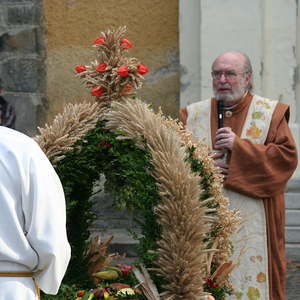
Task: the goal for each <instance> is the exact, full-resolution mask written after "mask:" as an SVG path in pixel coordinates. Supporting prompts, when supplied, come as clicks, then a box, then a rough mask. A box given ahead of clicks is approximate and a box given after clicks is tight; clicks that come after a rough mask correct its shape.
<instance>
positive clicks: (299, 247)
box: [285, 243, 300, 262]
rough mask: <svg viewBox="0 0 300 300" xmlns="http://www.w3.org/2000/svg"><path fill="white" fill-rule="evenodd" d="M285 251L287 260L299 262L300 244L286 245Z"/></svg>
mask: <svg viewBox="0 0 300 300" xmlns="http://www.w3.org/2000/svg"><path fill="white" fill-rule="evenodd" d="M285 249H286V258H287V259H288V260H290V261H294V262H300V243H286V244H285Z"/></svg>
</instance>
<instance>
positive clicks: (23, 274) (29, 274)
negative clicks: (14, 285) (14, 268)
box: [0, 272, 34, 277]
mask: <svg viewBox="0 0 300 300" xmlns="http://www.w3.org/2000/svg"><path fill="white" fill-rule="evenodd" d="M33 274H34V273H33V272H0V277H32V276H33Z"/></svg>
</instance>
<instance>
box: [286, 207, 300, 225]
mask: <svg viewBox="0 0 300 300" xmlns="http://www.w3.org/2000/svg"><path fill="white" fill-rule="evenodd" d="M285 225H286V226H300V210H294V209H286V210H285Z"/></svg>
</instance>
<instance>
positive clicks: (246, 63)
mask: <svg viewBox="0 0 300 300" xmlns="http://www.w3.org/2000/svg"><path fill="white" fill-rule="evenodd" d="M241 54H242V55H243V56H244V59H245V61H244V66H243V69H244V70H243V71H244V72H245V73H249V74H251V80H250V81H249V84H248V86H247V88H248V91H249V92H251V91H252V90H253V76H252V74H253V69H252V64H251V61H250V58H249V56H248V55H246V54H245V53H241Z"/></svg>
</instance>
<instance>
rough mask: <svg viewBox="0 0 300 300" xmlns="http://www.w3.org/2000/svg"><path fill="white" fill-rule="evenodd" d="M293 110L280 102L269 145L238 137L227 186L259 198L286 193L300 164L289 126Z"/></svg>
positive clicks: (232, 154)
mask: <svg viewBox="0 0 300 300" xmlns="http://www.w3.org/2000/svg"><path fill="white" fill-rule="evenodd" d="M288 114H289V110H288V107H287V106H286V105H284V104H281V103H279V105H277V106H276V109H275V111H274V114H273V119H272V122H271V125H270V130H269V133H268V137H267V141H266V144H265V145H260V144H253V143H252V142H251V141H249V140H247V139H242V138H239V137H237V138H236V140H235V143H234V146H233V149H232V152H231V158H230V161H229V174H228V177H227V179H226V180H225V184H224V186H225V188H228V189H231V190H234V191H236V192H239V193H241V194H245V195H248V196H250V197H256V198H271V197H274V196H275V195H278V194H280V193H283V192H284V188H285V184H286V182H287V180H288V179H289V178H290V176H291V175H292V174H293V171H294V170H295V168H296V166H297V151H296V146H295V142H294V140H293V137H292V135H291V132H290V129H289V127H288V123H287V119H288Z"/></svg>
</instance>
